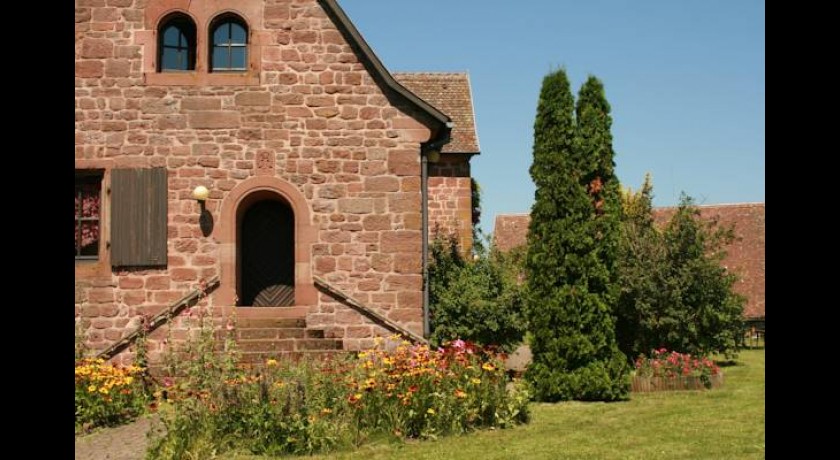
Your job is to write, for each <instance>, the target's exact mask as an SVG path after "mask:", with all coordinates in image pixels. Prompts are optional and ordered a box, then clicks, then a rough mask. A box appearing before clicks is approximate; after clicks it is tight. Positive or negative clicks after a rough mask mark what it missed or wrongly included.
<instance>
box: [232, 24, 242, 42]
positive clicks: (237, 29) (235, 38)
mask: <svg viewBox="0 0 840 460" xmlns="http://www.w3.org/2000/svg"><path fill="white" fill-rule="evenodd" d="M230 42H231V43H237V44H240V45H244V44H245V28H244V27H242V26H241V25H239V24H237V23H235V22H232V23H231V24H230Z"/></svg>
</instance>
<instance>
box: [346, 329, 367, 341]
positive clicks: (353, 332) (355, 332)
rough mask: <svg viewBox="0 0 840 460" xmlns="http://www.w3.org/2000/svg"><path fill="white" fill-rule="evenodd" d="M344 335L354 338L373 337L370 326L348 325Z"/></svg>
mask: <svg viewBox="0 0 840 460" xmlns="http://www.w3.org/2000/svg"><path fill="white" fill-rule="evenodd" d="M345 337H348V338H355V339H359V338H367V337H373V328H372V327H371V326H348V327H347V331H346V332H345Z"/></svg>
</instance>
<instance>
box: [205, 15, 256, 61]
mask: <svg viewBox="0 0 840 460" xmlns="http://www.w3.org/2000/svg"><path fill="white" fill-rule="evenodd" d="M210 34H211V36H212V42H211V44H210V71H211V72H244V71H246V70H248V67H247V57H248V26H247V25H246V24H245V21H243V20H242V19H241V18H239V17H237V16H234V15H230V14H227V15H224V16H221V17H220V18H218V19H216V20H215V21H213V24H212V25H211V26H210Z"/></svg>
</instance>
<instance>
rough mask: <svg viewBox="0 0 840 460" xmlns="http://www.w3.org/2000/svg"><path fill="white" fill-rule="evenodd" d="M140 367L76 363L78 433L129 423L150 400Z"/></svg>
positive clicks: (95, 361)
mask: <svg viewBox="0 0 840 460" xmlns="http://www.w3.org/2000/svg"><path fill="white" fill-rule="evenodd" d="M143 372H144V369H143V368H141V367H138V366H127V367H122V366H117V365H112V364H106V363H105V361H104V360H103V359H94V358H83V359H81V360H79V361H78V362H77V363H76V432H77V433H78V432H80V431H86V430H89V429H92V428H94V427H100V426H115V425H120V424H123V423H126V422H129V421H131V420H133V419H134V418H136V417H137V416H139V415H140V414H142V413H143V411H144V410H145V407H146V404H147V402H148V400H149V395H148V394H147V392H146V390H145V386H144V385H143V381H142V374H143Z"/></svg>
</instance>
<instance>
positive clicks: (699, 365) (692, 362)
mask: <svg viewBox="0 0 840 460" xmlns="http://www.w3.org/2000/svg"><path fill="white" fill-rule="evenodd" d="M722 384H723V373H721V371H720V368H719V367H718V366H717V365H716V364H715V363H714V362H712V361H711V360H710V359H709V358H706V357H702V358H697V357H693V356H691V355H690V354H682V353H678V352H676V351H671V352H669V351H668V350H666V349H664V348H660V349H659V350H653V352H652V353H651V357H647V356H644V355H642V356H640V357H639V358H638V359H637V360H636V373H635V375H634V376H633V382H632V386H631V391H635V392H649V391H674V390H703V389H711V388H717V387H719V386H721V385H722Z"/></svg>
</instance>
